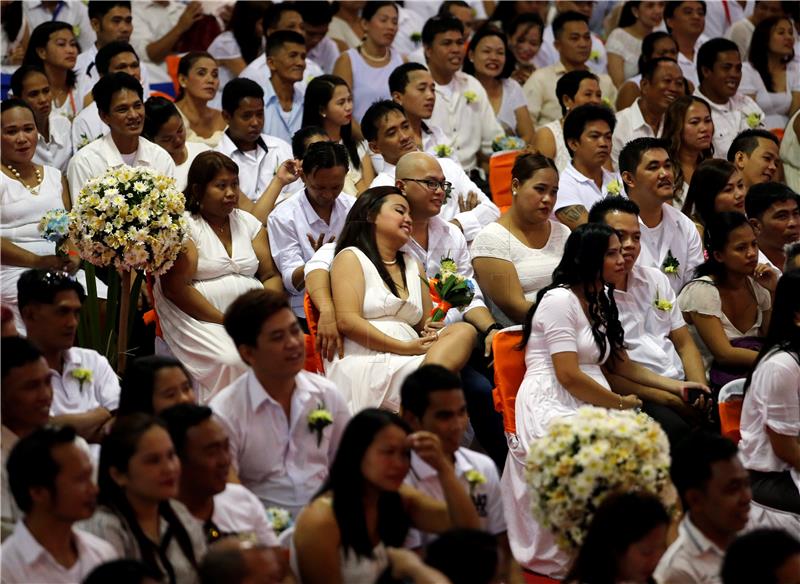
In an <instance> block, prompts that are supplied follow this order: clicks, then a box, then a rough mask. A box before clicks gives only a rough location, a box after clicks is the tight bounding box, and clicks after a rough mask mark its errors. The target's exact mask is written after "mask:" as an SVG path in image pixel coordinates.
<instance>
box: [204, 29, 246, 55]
mask: <svg viewBox="0 0 800 584" xmlns="http://www.w3.org/2000/svg"><path fill="white" fill-rule="evenodd" d="M208 53H209V54H210V55H211V56H212V57H214V58H215V59H241V58H242V50H241V49H240V48H239V43H237V42H236V38H235V37H234V36H233V33H231V32H229V31H226V32H223V33H220V34H219V35H217V38H215V39H214V40H213V41H211V44H210V45H208Z"/></svg>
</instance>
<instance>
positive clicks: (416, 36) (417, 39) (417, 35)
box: [408, 32, 422, 45]
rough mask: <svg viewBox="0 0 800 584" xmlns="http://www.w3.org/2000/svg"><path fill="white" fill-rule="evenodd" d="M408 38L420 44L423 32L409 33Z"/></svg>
mask: <svg viewBox="0 0 800 584" xmlns="http://www.w3.org/2000/svg"><path fill="white" fill-rule="evenodd" d="M408 38H410V39H411V42H412V43H414V44H416V45H418V44H419V43H421V42H422V33H421V32H412V33H411V34H410V35H408Z"/></svg>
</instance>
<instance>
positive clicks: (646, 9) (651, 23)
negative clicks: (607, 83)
mask: <svg viewBox="0 0 800 584" xmlns="http://www.w3.org/2000/svg"><path fill="white" fill-rule="evenodd" d="M663 18H664V2H625V5H624V6H623V7H622V13H621V14H620V16H619V24H618V25H617V28H615V29H614V30H613V31H611V34H610V35H608V41H607V42H606V52H607V53H608V74H609V76H610V77H611V80H612V81H613V82H614V85H616V86H617V87H619V86H621V85H622V84H623V83H624V82H625V81H626V80H628V79H630V78H631V77H633V76H634V75H636V73H638V72H639V55H640V54H641V52H642V40H643V39H644V37H646V36H647V35H648V34H650V33H651V32H653V29H654V28H655V27H657V26H658V25H659V24H661V21H662V19H663Z"/></svg>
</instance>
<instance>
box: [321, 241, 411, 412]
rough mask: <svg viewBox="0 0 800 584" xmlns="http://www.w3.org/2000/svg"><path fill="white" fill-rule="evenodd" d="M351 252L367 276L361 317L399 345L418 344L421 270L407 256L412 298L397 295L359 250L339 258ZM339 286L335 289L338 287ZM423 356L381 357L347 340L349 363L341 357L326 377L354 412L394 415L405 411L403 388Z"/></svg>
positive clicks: (326, 366)
mask: <svg viewBox="0 0 800 584" xmlns="http://www.w3.org/2000/svg"><path fill="white" fill-rule="evenodd" d="M346 252H351V253H353V254H354V255H355V256H356V257H357V258H358V261H359V263H360V264H361V270H362V272H363V273H364V301H363V304H362V307H361V314H362V316H363V317H364V318H365V319H366V320H368V321H369V322H370V324H371V325H372V326H374V327H375V328H377V329H378V330H380V331H381V332H382V333H384V334H385V335H388V336H390V337H393V338H395V339H399V340H403V341H406V340H412V339H416V338H419V334H417V331H415V330H414V326H415V325H416V324H417V323H418V322H419V321H420V320H421V319H422V316H423V311H422V286H421V284H420V282H421V281H420V277H419V264H417V262H416V261H415V260H414V259H413V258H412V257H411V256H409V255H408V254H403V257H404V259H405V264H406V282H407V286H408V298H407V299H406V300H402V299H400V298H398V297H397V296H395V295H394V294H392V293H391V292H390V291H389V288H387V287H386V284H385V283H384V282H383V280H381V277H380V274H378V269H377V268H376V267H375V265H374V264H373V263H372V262H371V261H370V259H369V258H368V257H367V256H366V255H365V254H364V252H362V251H361V250H360V249H358V248H355V247H348V248H345V249H344V250H342V251H341V252H340V253H346ZM334 285H336V283H334ZM424 357H425V356H424V355H396V354H394V353H380V352H378V351H373V350H372V349H369V348H368V347H365V346H363V345H360V344H358V343H356V342H355V341H353V340H352V339H348V338H345V340H344V358H342V359H339V357H338V355H337V356H336V357H335V358H334V360H333V362H332V363H330V364H326V365H325V375H326V377H327V378H328V379H330V380H331V381H333V382H334V383H335V384H336V386H337V387H338V388H339V390H340V391H341V392H342V394H343V396H344V398H345V401H346V402H347V405H348V407H349V408H350V411H351V412H353V413H356V412H359V411H361V410H363V409H364V408H383V409H387V410H392V411H394V412H396V411H398V410H399V409H400V386H401V385H402V383H403V380H404V379H405V378H406V377H407V376H408V374H409V373H411V372H413V371H415V370H416V369H418V368H419V366H420V365H421V364H422V360H423V359H424Z"/></svg>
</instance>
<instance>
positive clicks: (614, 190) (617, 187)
mask: <svg viewBox="0 0 800 584" xmlns="http://www.w3.org/2000/svg"><path fill="white" fill-rule="evenodd" d="M606 192H607V193H608V194H609V195H611V196H614V197H618V196H619V195H620V194H621V193H622V185H621V184H620V183H619V181H618V180H617V179H614V180H612V181H611V182H610V183H608V186H607V187H606Z"/></svg>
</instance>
